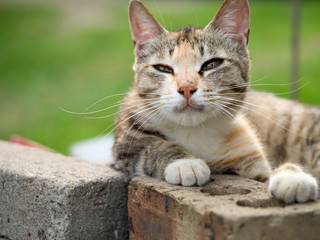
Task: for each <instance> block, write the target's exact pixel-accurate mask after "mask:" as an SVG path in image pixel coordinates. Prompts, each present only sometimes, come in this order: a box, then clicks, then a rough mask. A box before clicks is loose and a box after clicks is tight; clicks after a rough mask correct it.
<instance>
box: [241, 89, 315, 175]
mask: <svg viewBox="0 0 320 240" xmlns="http://www.w3.org/2000/svg"><path fill="white" fill-rule="evenodd" d="M245 101H247V102H248V103H250V104H255V106H253V105H251V106H250V105H249V104H246V105H245V107H246V108H245V109H242V112H243V113H244V114H245V116H246V117H247V119H248V120H249V121H250V122H251V123H252V124H253V125H254V126H255V128H256V132H257V133H258V136H259V137H260V138H261V140H262V142H263V145H264V147H265V150H266V152H267V155H268V160H269V162H270V163H271V166H272V168H276V167H278V166H280V165H281V164H284V163H285V162H292V163H297V164H299V165H301V166H304V167H305V168H306V169H307V170H308V171H309V172H310V173H312V175H313V176H315V177H316V178H317V179H318V181H320V108H319V107H313V106H306V105H304V104H301V103H298V102H296V101H291V100H286V99H282V98H278V97H276V96H275V95H274V94H271V93H260V92H253V91H251V92H249V93H248V94H247V96H246V99H245ZM249 109H250V110H249Z"/></svg>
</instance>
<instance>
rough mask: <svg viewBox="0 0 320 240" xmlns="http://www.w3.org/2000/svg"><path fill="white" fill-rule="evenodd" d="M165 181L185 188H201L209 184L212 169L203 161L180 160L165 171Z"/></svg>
mask: <svg viewBox="0 0 320 240" xmlns="http://www.w3.org/2000/svg"><path fill="white" fill-rule="evenodd" d="M164 176H165V180H166V181H167V182H168V183H171V184H176V185H177V184H181V185H183V186H194V185H198V186H201V185H203V184H205V183H206V182H208V180H209V177H210V169H209V167H208V166H207V164H206V163H205V162H204V161H202V160H201V159H179V160H176V161H174V162H173V163H171V164H169V165H168V166H167V167H166V169H165V173H164Z"/></svg>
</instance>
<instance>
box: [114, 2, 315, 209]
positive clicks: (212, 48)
mask: <svg viewBox="0 0 320 240" xmlns="http://www.w3.org/2000/svg"><path fill="white" fill-rule="evenodd" d="M129 14H130V24H131V31H132V35H133V41H134V45H135V55H136V61H135V65H134V70H135V72H136V75H135V84H134V87H133V88H132V90H131V91H130V92H129V93H128V95H127V97H126V98H125V99H124V103H123V105H122V109H121V114H120V115H119V118H118V120H117V122H116V124H117V128H116V135H115V144H114V147H113V153H114V157H115V160H116V161H115V166H116V168H117V169H119V170H122V171H123V172H125V173H126V174H127V175H128V176H130V177H133V176H135V175H142V176H143V175H145V176H151V177H156V178H160V179H165V180H166V181H168V182H169V183H172V184H182V185H184V186H192V185H203V184H205V183H206V182H207V181H208V180H209V177H210V173H211V172H214V173H223V172H234V173H236V174H239V175H241V176H244V177H248V178H252V179H256V180H260V181H266V180H268V179H269V178H270V183H269V190H270V192H271V193H272V194H273V195H274V196H276V197H277V198H278V199H281V200H283V201H285V202H287V203H291V202H294V201H298V202H304V201H307V200H309V199H314V198H315V196H316V193H317V183H316V180H315V179H314V178H313V177H312V176H310V175H308V174H306V173H304V172H303V171H302V170H301V168H300V167H299V166H297V165H293V164H285V165H283V166H282V167H280V168H278V169H276V170H275V171H274V172H273V173H272V169H271V167H276V166H278V164H276V163H274V161H271V164H270V163H269V162H268V160H267V155H266V154H265V151H264V148H263V145H262V142H261V141H260V140H259V138H258V137H257V135H256V132H255V129H254V127H253V126H252V125H251V123H250V121H248V120H247V118H246V116H245V114H246V113H245V112H241V111H243V109H246V108H244V107H242V106H243V104H244V101H249V102H252V103H251V104H252V105H250V107H252V106H254V105H259V104H260V103H259V99H257V97H252V96H253V95H254V93H252V94H251V93H250V94H249V95H248V96H247V98H246V99H245V97H246V95H247V91H248V87H249V83H248V81H249V68H250V60H249V57H248V52H247V48H246V45H247V42H248V35H249V8H248V4H247V1H246V0H226V1H225V2H224V4H223V6H222V7H221V9H220V11H219V12H218V14H217V15H216V17H215V19H214V20H213V21H212V22H211V23H209V25H208V26H207V27H205V28H204V29H197V28H193V27H188V28H186V29H183V30H181V31H179V32H173V33H172V32H168V31H166V30H165V29H164V28H163V27H162V26H161V25H160V24H159V23H158V22H157V21H156V20H155V19H154V18H153V17H152V16H151V14H150V13H149V12H148V11H147V10H146V9H145V7H144V6H143V5H142V4H141V3H140V2H139V1H136V0H132V1H131V2H130V8H129ZM257 96H258V95H257ZM263 97H264V96H263ZM246 104H248V103H246ZM249 104H250V103H249ZM247 116H248V117H249V118H251V119H252V122H255V121H258V122H259V121H264V120H261V118H260V117H259V114H256V115H254V114H251V113H250V111H248V112H247ZM258 118H259V119H258ZM254 124H255V123H254ZM263 124H264V123H263ZM265 124H267V125H268V123H265ZM255 125H256V126H257V128H259V124H258V123H257V124H255ZM264 127H266V126H263V128H264ZM268 127H269V125H268ZM258 132H259V134H260V135H262V138H264V139H265V142H268V136H269V135H270V134H269V133H268V132H266V133H264V132H263V130H262V131H258ZM268 134H269V135H268ZM274 145H275V144H273V143H272V144H270V147H271V148H272V147H273V146H274ZM272 152H273V150H272ZM271 157H272V156H271ZM275 161H277V160H275Z"/></svg>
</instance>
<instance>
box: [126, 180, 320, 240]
mask: <svg viewBox="0 0 320 240" xmlns="http://www.w3.org/2000/svg"><path fill="white" fill-rule="evenodd" d="M128 215H129V230H130V239H135V240H136V239H154V240H155V239H159V240H160V239H181V240H185V239H199V240H200V239H201V240H206V239H208V240H214V239H216V240H217V239H219V240H220V239H221V240H222V239H223V240H227V239H228V240H251V239H252V240H257V239H263V240H269V239H270V240H277V239H281V240H283V239H291V240H292V239H308V240H310V239H311V240H312V239H314V240H316V239H319V236H320V228H319V226H320V202H319V201H314V202H309V203H306V204H293V205H290V206H284V205H283V204H282V203H280V202H278V201H276V200H275V199H272V198H271V197H270V196H269V195H268V194H267V191H266V185H265V184H263V183H260V182H256V181H253V180H250V179H244V178H241V177H238V176H233V175H214V176H212V181H211V182H210V183H208V184H207V185H206V186H204V187H191V188H188V187H181V186H173V185H170V184H167V183H165V182H163V181H158V180H155V179H151V178H142V177H139V178H134V179H133V180H132V181H131V183H130V185H129V197H128Z"/></svg>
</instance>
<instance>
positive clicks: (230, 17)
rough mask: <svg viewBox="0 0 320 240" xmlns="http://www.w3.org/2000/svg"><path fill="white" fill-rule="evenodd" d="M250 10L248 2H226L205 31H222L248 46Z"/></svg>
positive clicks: (244, 0)
mask: <svg viewBox="0 0 320 240" xmlns="http://www.w3.org/2000/svg"><path fill="white" fill-rule="evenodd" d="M249 24H250V10H249V4H248V1H247V0H225V1H224V2H223V4H222V6H221V8H220V9H219V11H218V13H217V14H216V16H215V17H214V19H213V20H212V21H211V22H210V23H209V24H208V25H207V26H206V27H205V30H207V31H208V30H209V31H210V29H214V30H220V31H222V32H224V33H226V34H227V35H229V36H230V37H231V38H233V39H234V40H236V41H238V42H240V43H242V44H243V43H245V44H246V45H247V44H248V41H249V33H250V29H249Z"/></svg>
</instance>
